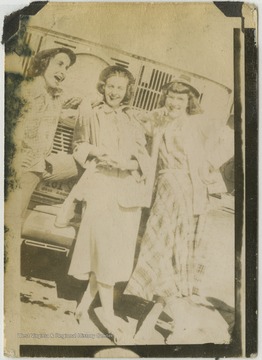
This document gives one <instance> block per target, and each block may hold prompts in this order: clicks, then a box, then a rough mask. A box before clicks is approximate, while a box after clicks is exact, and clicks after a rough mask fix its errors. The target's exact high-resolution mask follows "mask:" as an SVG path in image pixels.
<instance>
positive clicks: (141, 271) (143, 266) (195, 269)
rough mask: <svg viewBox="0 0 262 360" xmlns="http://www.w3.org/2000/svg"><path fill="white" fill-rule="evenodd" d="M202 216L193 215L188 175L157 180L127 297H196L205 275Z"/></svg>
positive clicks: (176, 174)
mask: <svg viewBox="0 0 262 360" xmlns="http://www.w3.org/2000/svg"><path fill="white" fill-rule="evenodd" d="M205 220H206V216H205V215H198V216H194V214H193V188H192V182H191V179H190V176H189V174H187V173H185V172H184V171H180V170H172V171H167V172H164V173H163V174H161V175H160V176H159V179H158V187H157V194H156V199H155V202H154V205H153V207H152V209H151V212H150V217H149V219H148V222H147V227H146V231H145V234H144V236H143V239H142V243H141V248H140V253H139V258H138V262H137V265H136V267H135V270H134V272H133V274H132V276H131V278H130V280H129V283H128V285H127V288H126V290H125V293H126V294H132V295H136V296H139V297H142V298H145V299H147V300H152V298H153V296H154V295H156V296H161V297H163V298H167V297H170V296H178V297H180V296H190V295H192V294H198V292H199V285H200V283H201V278H202V276H203V274H204V263H205V244H204V243H203V242H202V241H201V240H202V233H203V230H204V226H205Z"/></svg>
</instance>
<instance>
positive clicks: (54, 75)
mask: <svg viewBox="0 0 262 360" xmlns="http://www.w3.org/2000/svg"><path fill="white" fill-rule="evenodd" d="M69 66H70V59H69V57H68V55H66V54H65V53H60V54H57V55H56V56H54V57H53V58H51V59H50V61H49V64H48V66H47V68H46V71H45V73H44V79H45V81H46V84H47V86H48V87H50V88H54V89H55V88H59V86H60V84H61V83H62V82H63V81H64V80H65V78H66V73H67V70H68V68H69Z"/></svg>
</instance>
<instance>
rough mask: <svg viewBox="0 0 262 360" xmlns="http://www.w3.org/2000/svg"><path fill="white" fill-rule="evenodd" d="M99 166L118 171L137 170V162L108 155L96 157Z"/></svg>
mask: <svg viewBox="0 0 262 360" xmlns="http://www.w3.org/2000/svg"><path fill="white" fill-rule="evenodd" d="M98 160H99V164H98V165H99V166H104V167H108V168H114V169H120V170H123V171H125V170H130V171H133V170H137V169H138V162H137V161H136V160H132V159H125V158H124V157H122V156H113V155H109V154H104V155H102V156H99V157H98Z"/></svg>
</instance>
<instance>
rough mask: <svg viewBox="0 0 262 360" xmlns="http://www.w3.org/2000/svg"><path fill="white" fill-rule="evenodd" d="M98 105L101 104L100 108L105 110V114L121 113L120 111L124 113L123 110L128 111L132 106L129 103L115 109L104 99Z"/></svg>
mask: <svg viewBox="0 0 262 360" xmlns="http://www.w3.org/2000/svg"><path fill="white" fill-rule="evenodd" d="M98 106H99V108H100V109H102V110H103V112H104V113H105V114H112V113H115V114H119V113H122V112H126V111H127V110H129V109H130V107H129V106H127V105H120V106H119V107H118V108H117V109H113V108H112V107H111V106H109V105H108V104H107V103H106V102H104V101H103V102H102V103H101V104H100V105H98Z"/></svg>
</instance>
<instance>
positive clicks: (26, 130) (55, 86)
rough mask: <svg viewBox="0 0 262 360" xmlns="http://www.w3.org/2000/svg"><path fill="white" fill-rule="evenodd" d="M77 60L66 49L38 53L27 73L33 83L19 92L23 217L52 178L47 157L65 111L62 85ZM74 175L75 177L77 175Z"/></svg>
mask: <svg viewBox="0 0 262 360" xmlns="http://www.w3.org/2000/svg"><path fill="white" fill-rule="evenodd" d="M75 60H76V56H75V54H74V53H73V52H72V51H71V50H69V49H65V48H55V49H48V50H43V51H41V52H39V53H38V54H37V55H35V57H34V58H33V60H32V63H31V66H30V68H29V70H28V76H29V77H33V80H32V81H26V80H25V81H24V82H22V84H21V87H20V88H19V89H18V92H19V95H20V97H21V98H22V99H23V100H24V108H23V110H22V114H21V117H20V119H19V121H18V124H17V128H16V133H15V139H16V144H17V153H16V162H17V164H18V166H19V168H18V169H20V171H19V173H20V174H19V181H20V185H21V188H22V206H21V207H22V208H21V214H22V216H24V215H25V212H26V210H27V207H28V204H29V201H30V198H31V195H32V193H33V191H34V189H35V187H36V186H37V184H38V183H39V182H40V180H41V179H43V178H48V176H50V175H51V173H49V172H48V171H47V168H48V167H47V157H48V156H49V155H50V153H51V151H52V146H53V141H54V136H55V131H56V128H57V124H58V120H59V117H60V113H61V109H62V99H61V95H62V88H61V83H62V82H63V81H64V79H65V77H66V73H67V70H68V68H69V67H70V66H72V65H73V64H74V63H75ZM71 160H72V161H71V162H70V165H69V166H70V167H71V166H72V165H73V167H74V166H75V164H74V160H73V158H72V159H71ZM66 165H67V164H65V166H66ZM72 170H73V168H72ZM73 173H74V175H75V171H73ZM73 173H72V174H73ZM52 175H53V174H52ZM67 175H68V174H67Z"/></svg>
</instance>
